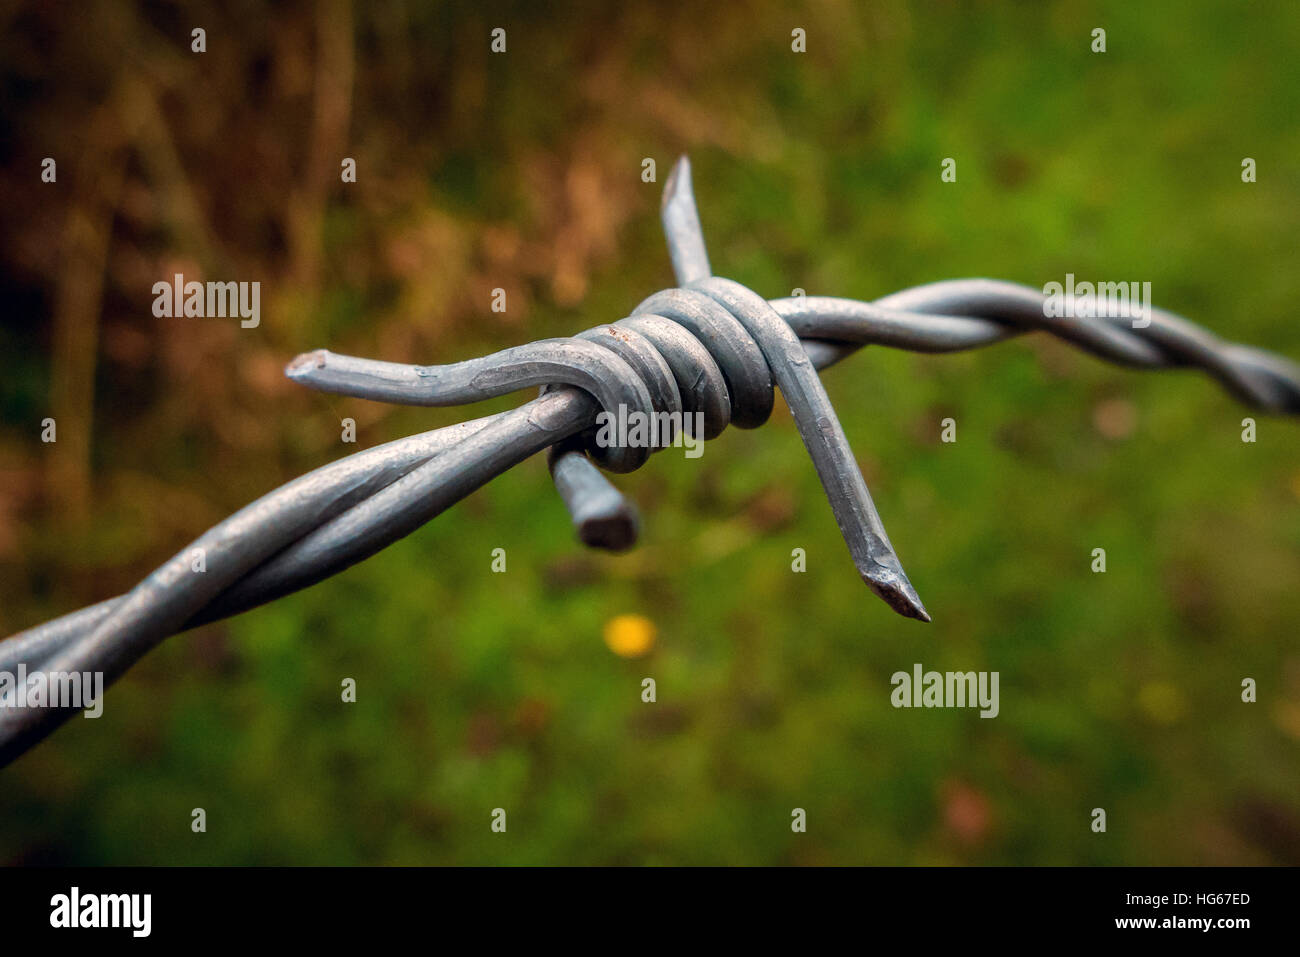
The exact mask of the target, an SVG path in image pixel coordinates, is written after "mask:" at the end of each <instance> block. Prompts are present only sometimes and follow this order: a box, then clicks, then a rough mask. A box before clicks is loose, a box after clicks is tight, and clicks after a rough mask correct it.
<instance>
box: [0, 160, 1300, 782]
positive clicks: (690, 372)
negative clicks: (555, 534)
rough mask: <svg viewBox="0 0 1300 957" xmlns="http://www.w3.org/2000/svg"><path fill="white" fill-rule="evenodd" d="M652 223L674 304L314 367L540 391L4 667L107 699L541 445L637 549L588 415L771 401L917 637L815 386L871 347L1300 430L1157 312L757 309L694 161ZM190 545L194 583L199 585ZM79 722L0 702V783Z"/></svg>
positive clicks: (355, 476)
mask: <svg viewBox="0 0 1300 957" xmlns="http://www.w3.org/2000/svg"><path fill="white" fill-rule="evenodd" d="M662 220H663V225H664V230H665V233H666V236H667V240H668V248H669V253H670V255H671V257H672V262H673V270H674V273H675V275H676V278H677V282H678V288H675V289H669V290H665V291H663V292H659V293H656V294H654V295H653V296H650V297H649V298H648V299H646V300H645V301H643V302H642V303H641V304H640V305H639V306H637V307H636V308H635V309H634V310H632V314H631V315H630V316H629V317H628V318H627V319H623V320H620V321H618V322H615V323H613V324H611V325H605V326H598V327H596V328H594V329H591V330H587V331H586V332H583V333H580V334H578V335H577V336H574V337H571V338H567V339H550V340H542V341H539V342H534V343H530V344H527V345H523V346H516V347H514V348H511V349H506V350H503V351H502V352H499V353H496V354H494V355H491V356H487V357H484V358H482V359H472V360H469V361H467V362H460V363H454V364H452V365H445V366H411V365H403V364H398V363H392V362H379V361H376V360H369V359H359V358H353V357H348V356H337V355H334V354H332V353H329V352H324V351H318V352H313V353H307V354H305V355H303V356H299V357H298V358H297V359H295V360H294V361H293V362H292V363H290V365H289V367H288V369H287V370H286V372H287V374H288V375H289V376H290V378H292V379H294V380H295V381H298V382H300V383H302V384H304V385H308V386H310V387H312V388H317V389H322V390H325V391H329V392H335V393H339V394H344V395H351V396H361V397H365V398H371V399H377V400H380V401H387V402H399V403H403V404H414V405H459V404H463V403H467V402H474V401H478V400H480V399H484V398H488V397H492V396H500V395H505V394H508V393H510V392H514V391H517V390H519V389H521V388H526V387H529V386H540V387H541V394H540V395H539V397H538V398H536V399H534V400H532V401H531V402H528V403H526V404H525V405H522V406H520V407H519V408H516V409H513V410H511V411H509V412H503V413H500V414H497V415H491V416H486V417H484V418H479V419H474V420H471V421H468V422H463V423H460V424H458V425H454V426H450V427H447V428H443V429H437V430H434V431H431V432H425V433H421V434H419V435H414V436H410V437H407V438H403V439H399V440H397V441H395V442H389V443H387V444H385V445H381V446H378V447H376V448H373V449H368V450H366V451H362V452H358V453H355V454H353V455H350V456H347V457H346V458H343V459H340V460H339V461H337V462H333V463H331V464H329V465H326V466H324V467H322V468H319V469H316V470H315V471H313V472H310V473H308V474H307V475H304V476H302V477H301V478H298V479H295V480H294V481H292V482H289V483H288V484H286V485H284V486H282V487H280V488H279V489H276V490H275V491H273V492H271V493H269V494H268V495H265V496H263V497H262V498H260V499H258V500H257V501H255V502H253V503H252V504H251V505H248V506H246V507H245V508H243V509H241V510H240V511H238V512H236V513H235V514H234V515H232V516H231V517H230V518H228V519H226V520H225V521H223V522H221V523H220V524H219V525H217V526H215V527H214V528H212V529H210V530H208V531H207V532H205V533H204V534H203V535H202V536H200V537H199V538H197V539H196V540H195V541H194V542H192V543H191V544H190V545H189V546H187V547H186V548H185V549H183V550H182V551H180V552H179V553H177V554H176V555H175V556H173V557H172V558H171V559H170V560H169V561H167V562H166V563H165V564H163V565H162V566H160V567H159V568H158V569H156V570H155V571H154V572H153V573H152V574H150V575H149V576H148V577H147V578H145V580H144V581H142V582H141V583H140V584H139V585H137V586H136V587H135V588H134V589H132V590H131V591H130V592H129V593H128V594H126V595H122V596H119V597H117V598H111V599H108V600H107V601H102V602H100V603H98V604H96V605H91V606H89V607H87V608H83V609H81V610H79V611H75V612H72V613H71V614H68V615H64V616H62V617H60V618H57V619H55V620H53V621H50V622H47V623H45V624H42V625H38V626H36V627H33V628H30V629H28V630H26V631H23V632H20V633H18V634H16V635H14V636H12V637H10V638H8V639H6V640H4V641H3V642H0V671H4V672H9V673H11V674H15V673H17V672H18V670H19V668H20V667H21V668H23V669H25V670H26V672H27V673H28V674H29V675H30V674H32V673H35V672H46V673H48V674H55V673H73V672H83V673H84V672H102V673H103V675H104V681H105V684H108V683H110V682H112V681H113V680H115V679H116V678H118V677H120V676H121V675H122V674H123V673H125V672H126V670H127V669H129V668H130V667H131V665H132V664H134V663H135V662H136V661H137V660H139V658H140V657H141V656H143V655H144V654H145V653H146V652H148V651H149V650H150V649H152V648H153V647H155V646H156V645H157V644H159V643H160V642H161V641H163V640H164V639H165V638H167V637H168V636H170V635H172V634H175V633H177V632H180V631H184V630H186V629H189V628H193V627H195V626H197V625H201V624H204V623H207V622H212V621H216V620H218V619H221V618H225V617H229V616H231V615H235V614H238V613H240V612H243V611H246V610H248V609H250V608H254V607H256V606H258V605H261V604H265V603H266V602H269V601H273V600H274V599H276V598H279V597H281V596H284V595H287V594H289V593H291V592H294V591H297V590H299V589H302V588H306V587H307V586H309V585H312V584H315V583H316V582H319V581H321V580H323V579H325V578H328V577H330V576H331V575H334V574H337V573H338V572H340V571H342V570H343V569H345V568H347V567H349V566H351V565H353V564H355V563H357V562H359V561H361V560H363V559H365V558H367V557H369V556H370V555H373V554H375V553H376V552H378V551H380V550H381V549H383V548H384V547H386V546H387V545H389V544H390V543H392V542H393V541H395V540H397V539H399V538H401V537H403V536H405V535H408V534H410V533H411V532H413V531H414V530H415V529H417V528H419V527H420V526H421V525H423V524H424V523H425V522H427V521H429V520H430V519H432V518H433V517H434V516H436V515H438V514H439V513H440V512H442V511H443V510H444V509H446V508H448V507H450V506H451V505H453V504H454V503H456V502H457V501H459V500H460V499H462V498H464V497H465V496H466V495H468V494H469V493H470V492H472V491H474V490H475V489H477V488H479V487H480V486H482V485H484V484H485V483H486V482H488V481H490V480H491V479H492V478H494V477H495V476H497V475H500V474H501V473H502V472H504V471H506V470H507V469H509V468H511V467H513V466H514V465H516V464H518V463H520V462H522V461H524V460H525V459H527V458H529V457H530V456H532V455H534V454H536V453H538V452H540V451H542V450H544V449H549V450H550V451H549V455H548V460H549V464H550V468H551V474H552V476H553V478H554V481H555V484H556V488H557V489H558V491H559V492H560V495H561V498H562V499H563V501H564V503H565V505H566V506H567V508H568V509H569V511H570V513H571V516H572V518H573V521H574V524H575V526H576V528H577V529H578V534H579V537H580V538H581V539H582V540H583V541H584V542H586V543H588V544H590V545H593V546H596V547H604V548H624V547H627V546H629V545H631V544H632V542H633V541H634V540H635V537H636V531H637V516H636V511H635V509H634V508H633V507H632V506H631V505H630V504H629V503H628V502H627V501H626V500H625V499H624V498H623V496H622V495H621V494H619V492H618V491H617V490H616V489H615V488H614V487H613V486H612V485H611V484H610V483H609V482H608V481H607V480H606V479H605V477H604V476H603V475H602V474H601V473H600V471H598V469H597V468H596V465H595V464H594V462H598V463H599V464H600V465H601V466H603V467H604V468H605V469H607V470H609V471H613V472H628V471H632V470H633V469H636V468H638V467H640V466H641V465H642V464H644V462H645V461H646V458H647V456H648V455H649V453H650V451H652V450H650V449H648V448H644V447H630V446H627V447H624V446H607V445H600V444H597V443H595V442H594V441H593V432H592V426H593V424H594V422H595V421H596V417H597V413H599V412H600V411H601V410H602V409H603V410H607V411H612V410H614V409H616V408H618V407H623V408H625V409H633V410H639V411H642V412H645V413H662V412H665V411H667V412H672V411H676V412H679V413H697V412H698V413H699V414H700V416H701V417H702V420H703V423H704V429H703V435H702V436H698V437H697V438H705V439H711V438H714V437H716V436H717V435H718V434H719V433H721V432H722V430H723V429H724V428H725V427H726V426H727V425H728V424H734V425H736V426H737V427H739V428H755V427H757V426H759V425H761V424H762V423H763V422H765V421H766V420H767V418H768V416H769V415H770V413H771V411H772V408H773V401H774V398H773V387H774V386H779V387H780V389H781V392H782V395H783V396H784V398H785V400H786V402H787V404H788V405H789V406H790V408H791V412H792V414H793V416H794V419H795V422H796V424H797V425H798V427H799V431H800V435H801V437H802V438H803V440H804V443H805V445H806V447H807V448H808V451H809V454H810V457H811V458H812V459H813V463H814V466H815V468H816V469H817V471H818V474H819V477H820V478H821V479H822V483H823V486H824V487H825V489H826V492H827V496H828V498H829V500H830V502H831V506H832V509H833V510H834V512H835V516H836V519H837V521H838V523H839V526H840V529H841V532H842V533H843V535H844V538H845V541H846V543H847V544H848V546H849V551H850V554H851V556H852V558H853V560H854V563H855V564H856V566H857V568H858V570H859V573H860V574H861V575H862V577H863V579H864V581H865V582H866V583H867V584H868V586H869V587H871V588H872V590H873V591H875V592H876V593H877V594H878V595H879V596H880V597H881V598H883V599H884V600H885V601H886V602H887V603H888V604H889V605H890V606H891V607H892V608H894V609H895V610H896V611H898V612H899V613H900V614H904V615H907V616H908V617H913V618H918V619H921V620H925V621H928V620H929V616H928V613H927V612H926V611H925V608H924V606H923V605H922V604H921V601H920V598H919V597H918V596H917V594H916V591H915V589H913V587H912V585H911V583H910V582H909V581H908V578H907V576H906V574H905V573H904V572H903V568H902V565H901V563H900V562H899V560H898V557H897V555H896V554H895V552H894V549H893V547H892V545H891V544H890V541H889V538H888V536H887V535H886V533H885V529H884V525H883V523H882V522H881V519H880V516H879V514H878V513H877V511H876V508H875V505H874V503H873V502H872V500H871V496H870V493H869V492H868V490H867V487H866V484H865V482H864V481H863V479H862V475H861V473H860V471H859V469H858V467H857V465H856V462H855V461H854V460H853V457H852V453H851V451H850V449H849V446H848V441H847V438H846V437H845V435H844V432H843V429H842V428H841V427H840V425H839V422H838V419H837V418H836V416H835V413H834V410H833V409H832V408H831V405H830V400H829V398H828V397H827V395H826V392H825V390H824V388H822V385H821V381H820V379H819V377H818V376H817V373H816V370H818V369H823V368H826V367H827V366H830V365H832V364H834V363H836V362H839V361H840V360H842V359H844V358H846V357H847V356H849V355H851V354H852V353H854V352H855V351H857V350H858V349H860V348H862V347H863V346H865V345H882V346H890V347H892V348H898V349H907V350H911V351H915V352H930V353H941V352H957V351H962V350H966V349H974V348H979V347H981V346H985V345H990V344H992V343H995V342H1001V341H1003V340H1005V339H1009V338H1012V337H1014V336H1018V335H1023V334H1025V333H1028V332H1033V331H1041V332H1046V333H1049V334H1051V335H1054V336H1056V337H1057V338H1060V339H1062V340H1063V341H1066V342H1069V343H1071V344H1072V345H1075V346H1077V347H1079V348H1080V349H1083V350H1084V351H1087V352H1090V353H1092V354H1093V355H1095V356H1097V357H1099V358H1102V359H1106V360H1108V361H1111V362H1115V363H1118V364H1120V365H1125V366H1129V367H1132V368H1138V369H1169V368H1180V367H1189V368H1199V369H1201V370H1202V371H1204V372H1206V373H1208V374H1209V375H1211V376H1212V377H1213V378H1215V379H1216V380H1218V382H1219V383H1220V384H1221V385H1222V386H1223V387H1224V388H1225V389H1227V390H1228V391H1229V392H1230V393H1231V394H1232V395H1233V396H1235V397H1236V398H1238V399H1239V400H1241V401H1242V402H1244V403H1246V404H1247V405H1250V406H1252V407H1254V408H1256V409H1259V410H1260V411H1263V412H1270V413H1276V414H1281V415H1296V414H1300V366H1297V365H1296V364H1295V363H1293V362H1291V361H1289V360H1287V359H1285V358H1282V357H1280V356H1277V355H1273V354H1271V353H1268V352H1264V351H1262V350H1259V349H1254V348H1251V347H1249V346H1244V345H1238V344H1235V343H1230V342H1225V341H1223V340H1220V339H1218V338H1216V337H1215V336H1213V335H1212V334H1210V333H1209V332H1207V331H1206V330H1204V329H1201V328H1200V327H1198V326H1196V325H1194V324H1192V323H1190V322H1188V321H1187V320H1185V319H1182V318H1180V317H1178V316H1175V315H1173V314H1171V313H1168V312H1164V311H1162V310H1158V309H1152V310H1151V313H1150V324H1149V325H1147V326H1145V327H1143V328H1136V327H1135V326H1134V324H1133V323H1132V321H1131V320H1130V319H1127V318H1123V317H1115V316H1112V317H1104V316H1103V317H1096V318H1064V317H1051V316H1048V315H1046V310H1045V309H1044V300H1045V297H1044V295H1043V293H1042V292H1040V291H1039V290H1037V289H1032V288H1029V287H1026V286H1021V285H1017V284H1014V283H1008V282H1000V281H996V280H989V279H964V280H947V281H942V282H935V283H930V284H927V285H924V286H917V287H914V288H911V289H905V290H903V291H901V292H896V293H894V294H892V295H889V296H885V297H884V298H882V299H877V300H875V301H874V302H860V301H856V300H850V299H837V298H832V297H825V296H797V297H791V298H783V299H774V300H770V301H769V300H765V299H763V298H762V297H761V296H759V295H758V294H756V293H754V292H752V291H751V290H749V289H747V288H745V287H744V286H742V285H740V284H739V283H735V282H733V281H731V280H727V279H721V278H717V277H714V276H713V275H712V272H711V269H710V265H709V260H708V255H707V252H706V248H705V244H704V237H703V232H702V230H701V228H700V222H699V215H698V212H697V209H696V204H695V198H694V194H693V190H692V186H691V178H690V166H689V164H688V162H687V161H686V159H685V157H683V158H682V159H681V160H680V161H679V162H678V164H677V165H676V167H675V168H674V169H673V172H672V175H671V176H670V178H669V180H668V183H667V184H666V185H665V191H664V202H663V208H662ZM593 460H594V461H593ZM197 550H202V554H203V564H204V567H205V570H204V571H203V572H202V573H197V572H195V571H193V568H192V563H193V560H194V556H195V554H196V552H197ZM73 713H75V711H74V710H72V709H68V708H50V707H46V708H12V707H0V766H2V765H4V764H8V763H9V762H11V761H12V760H14V759H15V758H16V757H18V756H19V755H20V754H22V753H23V752H24V751H26V750H27V749H28V748H30V747H31V746H33V745H34V744H35V743H37V742H38V741H40V740H41V739H42V738H43V737H44V736H46V735H47V734H49V733H50V732H51V731H52V730H53V729H54V728H55V727H57V726H58V725H59V724H60V723H62V721H64V720H66V718H67V717H69V716H70V715H71V714H73Z"/></svg>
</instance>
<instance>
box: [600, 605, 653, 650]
mask: <svg viewBox="0 0 1300 957" xmlns="http://www.w3.org/2000/svg"><path fill="white" fill-rule="evenodd" d="M654 643H655V626H654V622H652V621H651V620H650V619H649V618H646V617H645V616H643V615H616V616H614V617H613V618H611V619H610V620H609V621H607V622H605V644H606V645H608V646H609V650H610V651H612V652H614V654H616V655H618V656H619V657H621V658H639V657H641V656H642V655H644V654H645V653H646V652H648V651H649V650H650V649H651V648H652V647H653V646H654Z"/></svg>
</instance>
